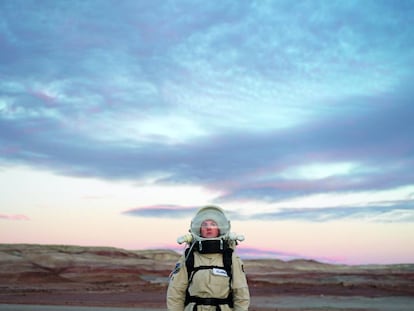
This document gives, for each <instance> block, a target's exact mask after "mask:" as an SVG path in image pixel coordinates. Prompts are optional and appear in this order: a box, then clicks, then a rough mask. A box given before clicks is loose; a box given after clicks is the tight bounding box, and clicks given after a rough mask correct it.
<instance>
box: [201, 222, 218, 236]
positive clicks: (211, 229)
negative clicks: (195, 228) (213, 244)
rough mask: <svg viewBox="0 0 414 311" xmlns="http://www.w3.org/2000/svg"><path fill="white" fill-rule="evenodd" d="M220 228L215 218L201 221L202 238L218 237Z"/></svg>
mask: <svg viewBox="0 0 414 311" xmlns="http://www.w3.org/2000/svg"><path fill="white" fill-rule="evenodd" d="M219 233H220V230H219V227H218V226H217V223H216V222H215V221H214V220H211V219H207V220H204V221H203V222H202V223H201V228H200V234H201V237H202V238H216V237H218V236H219Z"/></svg>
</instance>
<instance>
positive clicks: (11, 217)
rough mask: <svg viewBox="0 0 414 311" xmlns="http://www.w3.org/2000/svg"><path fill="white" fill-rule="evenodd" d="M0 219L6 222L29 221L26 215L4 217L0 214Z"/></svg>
mask: <svg viewBox="0 0 414 311" xmlns="http://www.w3.org/2000/svg"><path fill="white" fill-rule="evenodd" d="M0 219H6V220H30V218H29V217H27V216H26V215H20V214H18V215H5V214H0Z"/></svg>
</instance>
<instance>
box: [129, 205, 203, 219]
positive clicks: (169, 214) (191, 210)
mask: <svg viewBox="0 0 414 311" xmlns="http://www.w3.org/2000/svg"><path fill="white" fill-rule="evenodd" d="M198 209H199V207H183V206H177V205H168V204H167V205H156V206H146V207H139V208H133V209H130V210H127V211H124V212H123V214H125V215H130V216H138V217H150V218H169V219H170V218H186V217H192V216H194V214H195V213H196V212H197V210H198Z"/></svg>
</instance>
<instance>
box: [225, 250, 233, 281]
mask: <svg viewBox="0 0 414 311" xmlns="http://www.w3.org/2000/svg"><path fill="white" fill-rule="evenodd" d="M232 255H233V249H232V248H230V247H228V248H226V249H225V250H224V251H223V265H224V270H226V272H227V275H228V276H229V277H230V279H231V278H232V277H233V273H232V263H233V258H232Z"/></svg>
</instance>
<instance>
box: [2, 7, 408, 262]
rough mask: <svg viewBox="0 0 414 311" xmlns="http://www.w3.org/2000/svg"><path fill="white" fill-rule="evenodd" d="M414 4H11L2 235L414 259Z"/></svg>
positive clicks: (5, 12) (5, 63)
mask: <svg viewBox="0 0 414 311" xmlns="http://www.w3.org/2000/svg"><path fill="white" fill-rule="evenodd" d="M413 24H414V2H413V1H403V0H401V1H377V0H373V1H369V0H364V1H348V0H347V1H325V0H321V1H317V0H314V1H294V2H292V1H282V0H280V1H265V0H263V1H236V0H233V1H223V0H220V1H218V0H217V1H216V0H212V1H196V0H192V1H185V0H180V1H167V0H162V1H161V0H160V1H155V0H153V1H146V0H139V1H135V0H131V1H128V0H122V1H109V0H107V1H105V0H99V1H63V0H62V1H46V0H44V1H29V0H5V1H1V2H0V193H1V195H0V243H42V244H43V243H47V244H79V245H106V246H115V247H123V248H127V249H144V248H174V249H178V250H182V248H183V246H178V245H177V243H176V242H175V241H176V238H177V237H178V236H180V235H182V234H185V233H186V232H187V230H188V228H189V223H190V220H191V218H192V216H193V215H194V213H195V211H196V210H197V208H199V207H201V206H203V205H206V204H215V205H219V206H221V207H222V208H224V209H225V210H226V211H227V213H228V216H229V218H230V219H231V221H232V230H233V231H235V232H237V233H242V234H244V235H245V237H246V240H245V241H244V242H242V243H241V245H240V249H239V251H240V253H241V254H243V256H244V257H249V256H253V257H255V256H256V257H257V256H266V257H274V258H280V259H284V260H288V259H292V258H309V259H315V260H321V261H327V262H339V263H346V264H365V263H402V262H404V263H407V262H409V263H413V262H414V242H413V241H414V139H413V136H414V122H413V119H414V106H413V105H414V103H413V98H414V88H413V79H414V71H413V68H414V31H413V28H412V25H413Z"/></svg>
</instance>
